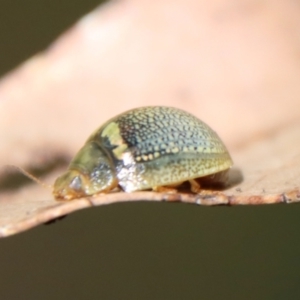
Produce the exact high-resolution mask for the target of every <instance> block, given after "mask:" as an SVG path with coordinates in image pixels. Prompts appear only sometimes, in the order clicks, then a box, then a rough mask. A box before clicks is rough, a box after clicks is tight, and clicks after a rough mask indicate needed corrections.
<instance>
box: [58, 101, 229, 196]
mask: <svg viewBox="0 0 300 300" xmlns="http://www.w3.org/2000/svg"><path fill="white" fill-rule="evenodd" d="M231 166H232V160H231V158H230V155H229V153H228V151H227V149H226V147H225V146H224V144H223V143H222V141H221V140H220V138H219V137H218V135H217V134H216V133H215V132H214V131H213V130H212V129H211V128H210V127H208V126H207V125H206V124H205V123H203V122H202V121H200V120H199V119H197V118H196V117H195V116H193V115H191V114H189V113H187V112H185V111H183V110H180V109H177V108H172V107H163V106H153V107H141V108H136V109H133V110H130V111H127V112H125V113H123V114H120V115H118V116H116V117H114V118H112V119H111V120H109V121H107V122H106V123H105V124H104V125H103V126H101V127H100V128H99V129H97V130H96V131H95V132H94V133H93V134H92V135H91V136H90V138H89V139H88V140H87V142H86V143H85V145H84V146H83V147H82V148H81V149H80V150H79V152H78V153H77V155H76V156H75V158H74V159H73V160H72V161H71V164H70V166H69V168H68V170H67V171H66V173H64V174H63V175H61V176H60V177H58V179H57V180H56V181H55V184H54V190H53V194H54V197H55V198H56V199H57V200H71V199H75V198H80V197H86V196H91V195H95V194H98V193H106V192H109V191H111V190H112V189H114V188H115V187H117V186H119V187H121V188H122V189H123V190H124V191H125V192H132V191H138V190H145V189H154V190H157V189H158V188H159V187H166V186H174V185H177V184H180V183H182V182H184V181H190V182H191V184H192V188H193V189H192V190H193V191H197V184H196V183H195V181H194V180H193V179H195V178H198V177H204V176H207V175H211V174H216V173H217V174H222V173H224V172H226V171H227V170H228V169H229V168H230V167H231ZM217 177H218V176H217Z"/></svg>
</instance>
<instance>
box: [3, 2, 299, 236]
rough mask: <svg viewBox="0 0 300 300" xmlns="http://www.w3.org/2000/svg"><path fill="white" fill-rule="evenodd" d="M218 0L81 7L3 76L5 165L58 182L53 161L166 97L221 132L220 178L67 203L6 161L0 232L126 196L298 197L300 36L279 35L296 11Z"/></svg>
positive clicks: (195, 199) (291, 26) (225, 200)
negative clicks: (207, 186) (174, 190)
mask: <svg viewBox="0 0 300 300" xmlns="http://www.w3.org/2000/svg"><path fill="white" fill-rule="evenodd" d="M220 5H222V4H219V3H217V2H216V3H215V4H214V3H212V4H209V5H207V6H206V5H204V3H202V2H197V1H191V2H188V4H187V2H186V1H177V2H176V3H175V2H174V3H173V4H172V5H170V6H168V14H167V15H166V14H165V7H164V6H163V5H162V4H161V3H160V2H157V4H155V2H153V4H151V5H147V6H145V5H144V1H140V2H137V3H135V4H134V5H133V4H132V3H130V1H120V2H113V3H111V4H107V5H106V6H103V7H102V8H101V9H98V10H95V11H94V12H92V13H91V14H90V15H88V16H86V17H85V18H84V19H83V20H81V21H80V22H79V23H78V24H76V26H74V28H73V29H71V30H70V31H69V32H67V33H66V34H65V35H64V36H62V37H61V38H60V39H59V40H58V41H57V42H55V43H54V44H53V45H52V47H50V48H49V50H48V51H47V52H44V53H42V54H39V55H37V56H35V57H34V58H32V59H30V60H29V61H28V62H26V63H25V64H24V65H23V66H21V67H20V68H19V69H18V70H16V71H14V72H12V73H11V74H9V75H8V76H7V77H6V78H4V79H3V80H2V81H1V83H0V99H1V101H0V136H1V147H0V166H3V165H5V164H14V165H18V166H21V167H24V168H26V169H28V170H29V171H31V172H33V173H34V174H38V175H39V176H43V180H45V181H47V182H53V181H54V179H55V177H56V176H57V175H58V174H59V173H60V172H61V171H62V168H61V169H58V167H59V166H60V167H63V165H64V163H65V162H67V161H68V160H69V159H70V158H71V157H72V156H73V155H74V154H75V152H76V150H77V149H79V147H81V145H82V144H83V142H84V141H85V140H86V138H87V137H88V135H89V134H90V133H91V132H92V131H93V130H95V128H97V127H98V126H99V125H101V124H102V123H103V122H104V121H105V120H107V119H108V118H110V117H112V116H114V115H116V114H118V113H121V112H123V111H125V110H127V109H130V108H133V107H138V106H143V105H169V106H176V107H179V108H182V109H185V110H187V111H190V112H191V113H194V114H195V115H197V116H198V117H199V118H201V119H202V120H204V121H205V122H206V123H208V124H209V125H210V126H211V127H212V128H214V129H215V130H216V131H217V132H218V133H219V135H220V136H221V137H222V139H223V140H224V142H225V144H226V145H227V146H228V148H229V150H230V152H231V154H232V156H233V159H234V161H235V167H234V168H233V169H232V171H231V176H230V180H229V182H228V185H227V187H226V188H225V189H223V190H218V191H217V190H204V191H203V193H201V194H199V195H192V194H189V193H183V192H182V193H178V194H171V195H170V194H159V193H153V192H139V193H133V194H126V193H112V194H108V195H99V196H97V197H94V198H90V199H80V200H75V201H72V202H65V203H62V202H56V201H55V200H54V199H53V197H52V195H51V191H49V190H46V189H43V188H42V187H39V186H37V185H36V184H32V183H29V182H28V181H24V180H23V179H21V177H20V176H19V175H17V174H15V173H13V174H9V173H7V170H6V171H4V168H3V169H0V236H8V235H11V234H14V233H17V232H21V231H24V230H26V229H29V228H32V227H34V226H36V225H38V224H42V223H46V222H49V221H51V220H53V219H55V218H58V217H61V216H64V215H66V214H69V213H71V212H73V211H76V210H78V209H82V208H87V207H91V206H93V205H103V204H109V203H116V202H122V201H139V200H145V201H182V202H187V203H196V204H201V205H216V204H227V205H236V204H262V203H287V202H298V201H299V199H300V196H299V182H298V178H299V172H300V166H299V164H300V158H299V153H300V146H299V143H298V142H297V141H299V138H300V136H299V135H300V123H299V122H298V120H299V115H300V113H299V109H298V107H299V94H300V82H299V81H300V80H299V78H300V70H299V67H298V64H299V57H298V56H297V55H293V53H294V50H291V49H297V48H298V47H299V45H298V43H299V39H297V38H291V39H287V38H286V32H287V31H288V30H289V32H291V33H295V36H296V35H297V29H298V28H300V21H299V13H298V12H297V10H296V9H295V7H294V6H292V5H291V6H288V5H286V6H285V14H283V13H282V11H283V10H282V9H281V7H280V5H278V6H271V5H270V6H264V13H261V11H260V9H259V7H261V6H259V7H258V8H257V9H256V10H255V9H253V10H251V14H248V15H246V16H245V15H244V12H245V10H243V9H240V8H241V7H240V6H239V5H240V4H238V3H236V4H230V7H220ZM236 6H237V7H236ZM166 16H167V17H166ZM266 16H269V17H266ZM285 16H286V17H285ZM178 20H180V26H178ZM254 23H255V24H259V26H253V24H254ZM262 36H263V38H262ZM237 45H239V47H238V51H237ZM279 45H280V46H279ZM44 175H45V176H44Z"/></svg>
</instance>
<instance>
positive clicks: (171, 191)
mask: <svg viewBox="0 0 300 300" xmlns="http://www.w3.org/2000/svg"><path fill="white" fill-rule="evenodd" d="M152 189H153V191H154V192H158V193H168V194H176V193H177V189H176V188H174V187H170V186H154V187H153V188H152Z"/></svg>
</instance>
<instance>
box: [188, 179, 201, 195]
mask: <svg viewBox="0 0 300 300" xmlns="http://www.w3.org/2000/svg"><path fill="white" fill-rule="evenodd" d="M189 182H190V185H191V191H192V192H193V193H195V194H198V193H200V192H201V185H200V184H199V183H198V182H197V181H196V180H195V179H191V180H189Z"/></svg>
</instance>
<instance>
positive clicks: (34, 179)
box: [5, 165, 53, 190]
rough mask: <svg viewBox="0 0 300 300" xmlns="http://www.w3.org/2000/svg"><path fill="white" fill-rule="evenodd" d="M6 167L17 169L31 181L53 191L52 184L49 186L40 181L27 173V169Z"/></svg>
mask: <svg viewBox="0 0 300 300" xmlns="http://www.w3.org/2000/svg"><path fill="white" fill-rule="evenodd" d="M5 166H7V167H10V168H14V169H17V170H18V171H19V172H21V173H22V174H23V175H25V176H26V177H28V178H29V179H31V180H32V181H34V182H36V183H37V184H39V185H41V186H42V187H44V188H46V189H51V190H52V189H53V186H52V185H51V184H47V183H44V182H42V181H41V180H40V179H38V178H37V177H35V176H34V175H32V174H30V173H29V172H28V171H26V170H25V169H23V168H21V167H18V166H15V165H5Z"/></svg>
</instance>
